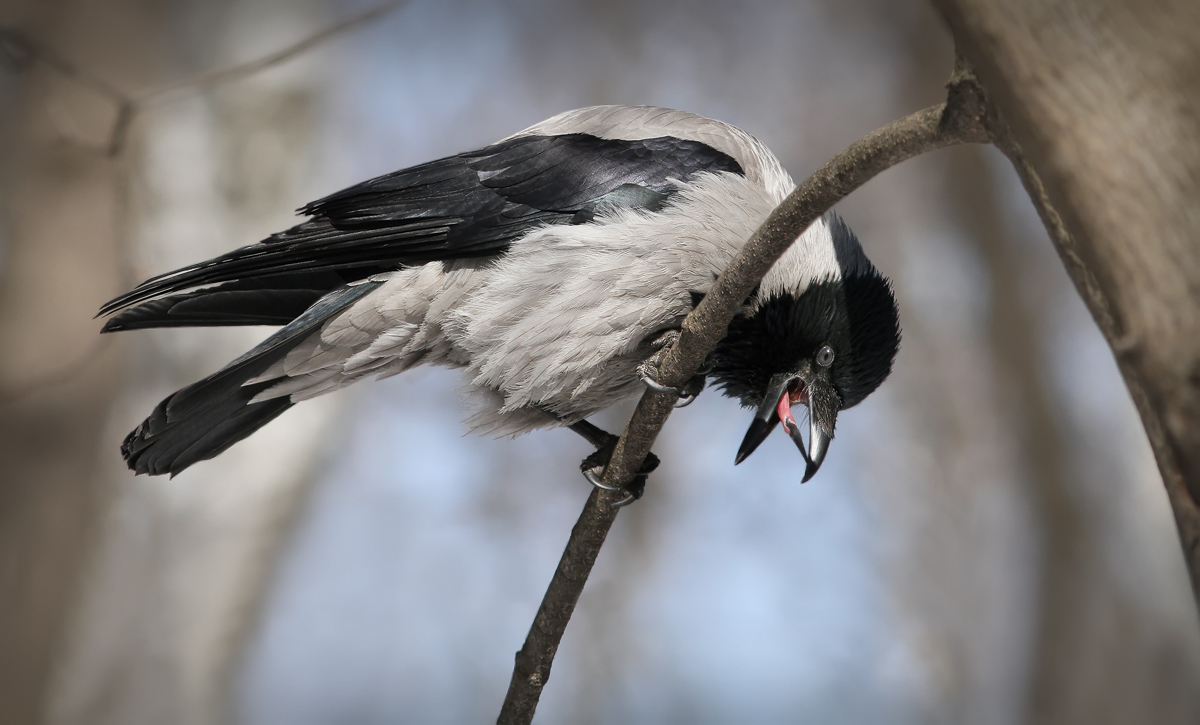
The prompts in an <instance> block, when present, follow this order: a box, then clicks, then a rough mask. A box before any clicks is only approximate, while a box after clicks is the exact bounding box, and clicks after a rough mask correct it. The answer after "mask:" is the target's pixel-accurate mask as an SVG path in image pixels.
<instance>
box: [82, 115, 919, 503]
mask: <svg viewBox="0 0 1200 725" xmlns="http://www.w3.org/2000/svg"><path fill="white" fill-rule="evenodd" d="M794 189H795V183H794V182H793V181H792V179H791V177H790V176H789V175H788V173H787V172H786V171H785V170H784V169H783V166H782V165H781V164H780V162H779V161H778V159H777V158H776V157H775V156H774V155H773V154H772V153H771V151H770V150H768V149H767V147H766V146H765V145H763V144H762V143H761V142H760V141H759V140H758V139H756V138H754V137H753V136H751V135H750V134H748V133H746V132H745V131H742V130H741V129H739V128H737V127H735V126H732V125H730V124H727V123H723V122H721V121H716V120H713V119H710V118H705V117H703V116H699V115H695V114H692V113H687V112H683V111H677V110H672V109H666V108H658V107H653V106H615V105H611V106H592V107H588V108H581V109H577V110H573V111H568V112H565V113H561V114H559V115H556V116H554V117H552V118H549V119H547V120H545V121H542V122H541V123H537V124H535V125H533V126H530V127H529V128H526V129H525V130H523V131H520V132H518V133H515V134H513V135H511V136H509V137H507V138H504V139H502V140H500V141H498V142H496V143H494V144H491V145H488V146H485V147H483V148H481V149H478V150H475V151H469V152H466V153H460V154H456V155H453V156H448V157H446V158H442V159H439V160H436V161H431V162H428V163H424V164H420V165H417V166H413V167H410V168H406V169H402V170H400V171H396V172H393V173H389V174H385V175H383V176H379V177H377V178H374V179H370V180H368V181H364V182H362V183H359V184H357V185H354V186H351V187H349V188H347V189H344V190H342V191H338V192H336V193H333V194H330V195H328V196H326V197H324V198H322V199H319V200H317V201H314V202H311V203H309V204H307V205H305V206H303V207H301V208H300V209H299V210H298V211H299V213H300V214H301V215H302V216H305V217H307V219H305V220H304V221H302V222H301V223H299V224H297V225H295V226H293V227H291V228H290V229H287V230H286V231H282V232H279V233H276V234H273V235H271V236H269V237H267V238H266V239H264V240H262V241H261V242H258V243H254V244H250V245H249V246H244V247H241V248H238V249H234V250H233V251H230V252H228V253H225V254H222V255H220V256H218V257H215V258H213V259H210V260H207V261H202V262H198V263H196V264H192V265H189V266H186V267H183V268H182V269H178V270H175V271H171V272H167V273H165V274H161V275H159V276H156V277H153V278H151V279H148V280H147V281H145V282H143V283H142V284H140V285H138V286H137V287H136V288H134V289H133V290H132V291H130V292H128V293H126V294H124V295H121V296H120V297H117V298H116V299H114V300H112V301H110V302H108V303H107V304H105V305H104V306H103V307H102V308H101V310H100V313H99V315H98V316H107V318H108V319H107V320H106V321H105V324H104V326H103V329H102V332H104V333H111V332H117V331H123V330H135V329H146V328H158V327H189V326H223V325H273V326H278V327H279V329H278V330H277V331H276V332H275V333H274V334H272V335H271V336H270V337H268V338H267V339H266V340H264V341H263V342H262V343H261V344H259V345H258V346H256V347H254V348H253V349H251V350H250V351H248V352H247V353H245V354H244V355H242V356H241V357H239V358H237V359H236V360H234V361H232V362H230V363H229V364H228V365H226V366H225V367H223V368H222V369H220V370H219V371H217V372H215V373H213V374H212V375H210V376H208V377H206V378H204V379H202V380H200V381H198V382H196V383H193V384H191V385H188V386H187V387H185V388H182V389H181V390H178V391H176V392H175V393H173V394H172V395H170V396H168V397H167V398H166V399H164V400H163V401H162V402H161V403H159V404H158V405H157V406H156V407H155V408H154V410H153V412H151V413H150V415H149V416H148V417H147V418H146V419H145V420H144V421H143V422H142V423H141V424H140V425H138V426H137V428H135V429H134V430H133V431H132V432H131V433H130V434H129V435H128V436H127V437H126V438H125V440H124V442H123V443H122V444H121V453H122V455H123V457H124V459H125V461H126V463H127V465H128V466H129V468H130V469H132V470H133V471H135V472H136V473H138V474H150V475H160V474H170V475H172V476H173V475H175V474H178V473H180V472H181V471H183V470H184V469H186V468H188V467H189V466H191V465H193V464H195V463H197V462H199V461H202V460H206V459H210V458H213V457H214V456H216V455H218V454H220V453H221V452H223V451H224V450H226V449H228V448H229V447H230V446H231V445H233V444H234V443H236V442H238V441H240V440H242V439H244V438H246V437H247V436H249V435H250V434H252V433H253V432H255V431H256V430H257V429H258V428H260V427H262V426H263V425H265V424H266V423H268V422H269V421H271V420H272V419H274V418H275V417H277V416H279V415H280V414H282V413H283V412H284V411H286V410H287V409H288V408H290V407H292V406H293V405H295V404H297V403H299V402H301V401H304V400H307V399H309V398H313V397H316V396H318V395H323V394H325V393H328V392H331V391H333V390H336V389H339V388H343V387H345V386H347V385H350V384H352V383H355V382H357V381H359V380H361V379H363V378H368V377H376V378H382V377H387V376H390V375H395V374H397V373H401V372H403V371H405V370H408V369H410V368H413V367H416V366H419V365H440V366H445V367H449V368H457V369H460V370H462V371H464V372H465V377H466V380H467V381H468V382H467V386H466V396H465V397H466V400H467V402H468V403H469V405H470V409H471V412H470V413H469V415H468V417H467V419H466V424H467V427H468V429H469V430H471V431H473V432H476V433H481V434H490V435H493V436H506V435H507V436H512V435H519V434H523V433H527V432H530V431H533V430H536V429H540V428H552V427H560V426H566V427H569V428H571V429H572V430H574V431H576V432H577V433H579V434H581V435H582V436H584V438H586V439H587V440H588V441H589V442H591V443H592V444H593V445H595V446H596V447H597V452H596V454H593V455H592V456H590V457H589V459H586V460H585V461H584V464H583V466H582V467H583V469H584V472H585V475H587V476H588V478H589V480H591V481H592V482H593V483H595V484H599V473H600V472H601V471H602V470H603V465H604V463H605V462H606V459H605V456H607V455H610V454H611V449H612V447H613V444H614V443H615V440H616V436H613V435H611V434H608V433H606V432H604V431H602V430H601V429H599V428H598V427H596V426H594V425H592V424H591V423H590V422H589V421H588V420H587V418H588V417H589V416H591V415H593V414H594V413H596V412H598V411H600V410H602V409H604V408H607V407H609V406H611V405H613V404H615V403H617V402H619V401H622V400H625V399H628V398H630V397H632V396H635V395H637V394H638V393H639V392H640V391H641V390H644V386H650V387H652V388H655V389H658V390H662V391H665V392H671V393H674V394H677V395H679V396H680V399H679V403H680V404H686V403H688V402H690V401H691V400H692V399H694V397H695V395H696V394H698V393H699V391H700V390H701V389H702V388H703V387H704V386H705V385H706V384H707V383H710V382H711V383H712V384H713V386H714V387H715V388H717V389H719V390H721V391H722V392H723V393H724V394H725V395H727V396H729V397H732V398H734V399H736V400H737V401H738V402H740V403H741V404H742V405H743V406H744V407H747V408H751V409H754V411H755V412H754V416H753V419H752V421H751V425H750V427H749V429H748V430H747V432H746V435H745V437H744V439H743V440H742V443H741V445H740V447H739V448H738V451H737V454H736V456H735V465H736V464H737V463H741V462H742V461H743V460H745V458H746V457H747V456H749V455H750V454H751V453H752V452H753V451H754V450H755V449H756V448H757V447H758V446H759V445H760V444H761V443H762V442H763V441H764V440H765V439H766V438H767V437H768V435H769V434H770V433H771V431H773V430H774V429H775V427H776V426H777V425H778V426H779V427H781V428H783V429H784V430H785V431H786V433H787V434H788V435H789V436H790V437H791V438H792V439H793V441H794V442H795V444H796V446H797V447H798V448H799V450H800V453H801V455H802V457H803V459H804V462H805V471H804V474H803V476H802V481H807V480H809V479H810V478H812V476H813V475H814V474H815V473H816V472H817V469H818V468H819V467H820V465H821V463H822V461H823V460H824V459H825V455H826V452H827V449H828V447H829V443H830V441H831V439H832V438H833V436H834V428H835V424H836V421H837V416H838V413H839V412H840V411H842V410H844V409H846V408H850V407H853V406H854V405H857V404H858V403H859V402H861V401H862V400H863V399H864V398H866V397H867V396H868V395H869V394H870V393H871V392H873V391H874V390H876V389H877V388H878V387H879V386H880V385H881V384H882V383H883V381H884V380H885V379H886V378H887V377H888V375H889V374H890V373H891V370H892V367H893V363H894V360H895V357H896V354H897V351H898V348H899V342H900V326H899V313H898V309H897V306H896V300H895V295H894V293H893V290H892V285H891V282H890V281H889V280H888V279H887V278H886V277H885V276H884V275H883V274H882V273H881V272H879V270H877V269H876V267H875V266H874V265H873V264H872V263H871V262H870V261H869V260H868V259H867V256H866V254H865V252H864V251H863V248H862V246H861V244H860V242H859V240H858V238H857V237H856V236H855V234H854V232H853V231H851V229H850V227H849V226H848V225H847V224H846V222H845V221H844V220H843V219H842V218H841V217H840V216H839V215H838V214H836V213H835V212H833V211H830V212H827V213H826V214H824V215H823V216H821V217H820V218H818V219H817V220H816V221H815V222H813V224H812V225H810V226H809V227H808V228H807V229H806V230H805V231H804V232H803V233H801V234H800V235H799V236H798V238H797V239H796V240H795V242H794V243H793V244H792V245H791V247H789V248H788V250H787V251H786V252H785V253H784V254H783V256H782V257H781V258H780V259H779V260H778V261H777V262H776V263H775V264H774V265H773V266H772V267H771V268H770V270H769V271H768V272H767V273H766V275H765V276H764V277H763V279H762V281H761V282H760V283H759V285H758V286H757V287H756V288H755V289H754V291H753V292H752V293H751V294H750V296H749V297H748V298H747V299H746V300H745V301H744V303H743V305H742V307H741V308H740V311H739V313H738V315H737V316H736V317H735V318H734V319H733V321H732V322H731V324H730V326H729V329H728V332H727V334H726V335H725V337H724V338H723V339H722V340H721V342H720V343H719V344H718V345H717V347H716V349H715V350H714V351H713V352H712V354H710V355H709V358H708V360H706V362H705V366H704V368H703V369H702V370H701V372H700V373H698V374H697V376H696V378H694V379H693V380H692V381H691V382H690V383H689V384H688V385H687V386H685V389H683V390H676V389H674V388H667V387H665V386H663V385H661V384H660V383H658V382H657V380H656V379H655V372H656V367H655V366H656V364H657V361H658V359H659V357H660V355H661V353H662V351H663V349H664V348H665V347H666V346H667V345H669V344H671V343H672V342H673V341H674V340H675V339H677V336H678V334H679V330H680V325H681V323H682V321H683V319H684V317H686V316H687V314H688V313H689V312H691V311H692V309H694V307H695V306H696V305H698V304H699V302H700V300H702V299H703V297H704V295H705V294H707V293H708V291H709V290H710V289H711V288H712V286H713V283H714V282H715V280H716V279H717V277H718V275H720V273H721V272H722V270H723V269H724V268H725V267H726V266H727V265H728V263H729V262H730V261H731V260H732V259H733V257H734V256H735V255H736V254H737V253H738V251H739V250H740V249H741V248H742V246H743V245H744V244H745V242H746V241H747V240H748V239H749V238H750V237H751V235H752V234H753V233H754V231H755V230H756V229H757V228H758V227H759V225H760V224H762V222H763V221H764V220H765V219H766V218H767V216H768V215H769V214H770V213H771V211H772V210H773V209H774V208H775V207H776V206H777V205H778V204H779V203H780V202H782V201H783V200H784V198H785V197H786V196H787V195H788V194H789V193H791V192H792V191H793V190H794ZM796 404H801V405H803V406H805V407H806V408H807V412H808V418H809V425H808V429H809V430H808V441H807V442H806V441H805V440H804V434H803V431H802V427H801V426H800V424H798V423H797V421H796V418H795V416H794V414H793V406H794V405H796ZM654 465H657V459H655V460H654V461H649V460H648V461H647V463H646V464H644V465H643V468H642V470H641V471H640V472H639V481H640V482H641V483H644V481H645V475H646V474H647V473H648V472H649V471H650V470H652V469H653V466H654Z"/></svg>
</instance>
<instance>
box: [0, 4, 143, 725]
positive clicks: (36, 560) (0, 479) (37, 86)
mask: <svg viewBox="0 0 1200 725" xmlns="http://www.w3.org/2000/svg"><path fill="white" fill-rule="evenodd" d="M157 22H158V18H157V16H156V15H155V14H154V13H152V12H150V8H148V7H147V4H146V3H143V2H141V1H140V0H113V1H112V2H107V3H104V4H103V7H99V6H97V4H95V3H92V4H88V3H78V2H67V1H65V0H37V1H36V2H34V1H26V2H12V3H7V4H4V5H3V7H0V24H9V23H13V24H19V25H20V26H21V27H23V28H26V29H28V30H29V31H30V32H31V33H36V34H37V35H38V36H39V37H41V38H43V39H44V40H45V41H46V42H47V43H49V44H53V45H55V46H57V47H69V48H72V49H73V51H74V54H75V56H76V57H77V58H79V59H80V61H81V62H83V63H86V64H87V65H88V66H89V67H92V68H95V69H97V70H102V71H103V72H104V73H106V74H107V75H108V76H110V77H112V78H113V79H114V80H115V81H117V82H121V83H146V82H149V81H150V80H151V79H150V78H149V77H147V75H146V74H147V73H148V69H153V68H155V67H156V66H157V64H158V61H159V60H160V59H159V56H158V53H157V50H158V48H157V47H156V44H155V40H154V39H155V38H156V37H158V31H157V28H156V23H157ZM117 33H123V34H124V35H125V38H126V39H125V41H124V42H123V43H122V44H120V45H119V46H118V45H113V44H108V43H105V42H103V38H104V37H106V36H110V35H113V34H117ZM21 57H22V56H21V54H19V55H18V60H20V58H21ZM19 69H20V68H19ZM24 70H27V71H28V72H25V73H22V74H20V75H16V76H8V77H6V78H5V79H4V80H5V81H10V82H11V83H12V86H11V94H10V95H9V97H8V98H6V99H4V101H0V103H3V104H4V105H5V106H6V107H5V108H3V109H0V119H2V121H3V126H4V128H3V133H0V187H2V192H0V199H2V200H3V204H2V206H0V336H2V337H0V339H3V340H4V341H5V343H4V350H3V353H2V354H0V722H4V723H6V724H7V723H11V724H13V725H22V724H24V723H32V722H40V721H42V719H43V715H44V711H45V702H46V697H47V690H48V689H49V682H50V680H51V673H52V671H53V669H54V666H55V662H56V660H57V658H58V655H59V653H60V650H61V648H62V645H63V632H64V627H65V624H66V622H67V621H68V620H69V618H70V616H71V612H72V608H73V605H74V602H75V600H76V597H77V596H78V592H79V575H80V573H81V572H82V571H83V570H84V568H85V567H86V562H87V560H88V557H89V553H90V550H91V549H92V547H93V545H94V541H95V530H96V527H97V524H98V521H99V519H100V518H101V514H102V512H103V511H104V509H105V507H106V504H107V502H108V501H109V500H110V499H111V492H112V490H111V487H110V486H109V485H108V481H107V480H106V479H105V477H104V476H103V475H102V474H101V473H100V472H99V471H100V470H101V469H100V468H99V467H98V466H97V459H98V457H99V455H100V451H101V450H102V449H101V447H100V446H101V441H102V438H103V433H104V432H105V421H106V420H107V418H108V415H109V412H110V408H111V405H112V403H113V400H114V398H115V397H116V393H117V391H118V390H119V387H120V385H119V383H120V379H121V377H122V373H121V358H122V347H123V346H122V344H121V343H120V342H119V341H114V342H113V343H109V344H106V345H101V346H97V340H98V337H97V335H96V333H97V331H98V329H99V324H98V323H97V322H95V321H94V320H92V315H93V314H94V309H95V305H96V303H97V302H98V301H100V300H103V299H105V298H106V297H109V296H111V295H112V294H113V293H114V292H115V291H117V290H118V289H119V287H120V286H121V279H120V278H121V267H120V264H119V262H118V261H117V260H119V259H120V258H121V256H122V254H121V239H120V234H119V231H118V229H119V222H120V218H121V216H122V206H123V199H122V193H121V186H120V184H119V183H118V180H119V170H118V169H117V168H116V167H115V165H114V164H113V163H112V162H111V161H109V160H107V159H105V158H103V157H102V156H100V155H97V154H95V153H93V152H91V151H89V150H83V149H81V148H80V147H79V146H78V145H76V144H73V143H67V142H65V140H64V136H65V135H68V134H75V135H76V136H78V137H80V138H81V139H85V138H86V139H89V140H90V139H94V138H96V139H98V138H103V136H104V134H105V131H106V129H107V128H108V127H109V126H110V125H111V124H112V122H113V118H114V108H113V106H112V105H111V104H110V103H109V102H108V101H107V99H106V98H104V97H103V96H101V95H100V94H97V93H95V92H94V90H93V89H90V88H88V87H86V86H84V85H82V84H80V83H77V82H73V81H72V80H70V79H64V78H63V77H62V75H61V74H56V73H53V72H49V71H47V70H46V69H45V68H44V67H43V66H40V65H38V64H37V63H33V62H29V63H28V64H27V65H26V66H25V67H24ZM0 72H2V73H4V74H6V76H7V74H8V73H9V71H8V69H3V70H0ZM9 104H11V105H9ZM66 118H69V119H70V123H69V124H64V123H63V121H64V119H66Z"/></svg>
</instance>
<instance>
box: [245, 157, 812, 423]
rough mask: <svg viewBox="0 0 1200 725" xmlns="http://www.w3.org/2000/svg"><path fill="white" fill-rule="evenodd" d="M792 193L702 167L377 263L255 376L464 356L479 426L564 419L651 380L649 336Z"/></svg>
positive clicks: (443, 361) (359, 370) (315, 383)
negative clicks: (585, 209)
mask: <svg viewBox="0 0 1200 725" xmlns="http://www.w3.org/2000/svg"><path fill="white" fill-rule="evenodd" d="M781 199H782V196H781V195H780V194H778V193H771V192H770V191H768V190H766V189H764V188H763V187H761V186H760V185H758V184H755V183H752V182H751V181H749V180H748V179H746V178H744V177H741V176H737V175H734V174H727V173H722V174H700V175H698V176H697V177H696V178H695V179H694V180H693V182H692V183H690V184H680V189H679V191H678V193H676V194H674V195H673V196H672V200H671V201H670V202H669V203H668V204H667V205H666V206H665V207H664V208H663V209H662V210H661V211H659V212H646V211H642V210H629V209H616V210H614V211H612V212H611V213H610V214H608V215H606V216H602V217H600V218H599V219H598V220H597V223H593V224H583V225H574V226H571V225H557V226H550V227H546V228H544V229H541V230H539V231H536V232H533V233H531V234H529V235H527V236H525V237H523V238H522V239H520V240H518V241H516V242H515V243H514V244H513V245H512V247H511V248H510V250H509V252H508V253H507V254H505V255H504V256H503V257H500V258H498V259H495V260H490V261H474V262H466V261H459V262H454V263H441V262H434V263H430V264H426V265H421V266H418V267H412V268H408V269H403V270H399V271H396V272H392V273H389V274H386V275H379V276H378V277H376V278H375V279H377V280H379V281H381V282H382V285H381V286H380V287H379V288H378V289H376V290H374V291H373V292H372V293H370V294H368V295H366V296H365V297H364V298H363V299H361V300H359V301H358V302H357V303H356V304H355V305H354V306H352V307H351V308H349V309H347V310H346V311H344V312H343V313H341V314H340V315H338V316H337V317H335V318H333V319H331V320H330V321H329V322H327V323H326V324H325V326H324V327H323V329H322V330H321V331H320V333H319V334H318V335H314V336H313V337H312V338H311V339H310V340H308V341H306V343H305V344H304V345H303V346H301V347H298V348H297V349H296V350H294V351H293V352H292V354H290V355H288V356H287V358H285V359H284V360H281V361H280V362H278V363H276V365H274V366H273V367H272V368H271V369H270V370H268V371H266V372H265V373H264V374H263V375H261V376H259V377H258V378H256V379H255V381H251V382H258V381H266V380H270V379H272V378H278V377H286V378H291V379H288V380H284V381H282V382H281V383H279V384H277V385H276V386H274V387H272V388H270V389H268V390H266V391H264V392H262V393H260V394H259V396H258V398H257V399H259V400H265V399H270V398H272V397H277V396H282V395H290V396H291V397H292V400H298V399H303V398H305V397H311V395H312V394H320V393H324V392H327V391H328V390H330V389H332V388H333V387H340V386H343V385H346V384H349V383H351V382H354V381H355V380H358V379H359V378H361V377H363V376H365V375H388V374H395V373H397V372H400V371H402V370H405V369H408V368H409V367H412V366H414V365H417V364H423V363H429V364H437V365H446V366H451V367H462V368H465V369H466V372H467V375H468V376H469V379H470V384H469V386H468V393H469V397H470V398H471V399H472V403H473V404H474V407H475V412H474V414H473V415H472V416H471V418H470V419H469V420H468V426H469V427H470V428H471V429H472V430H475V431H478V432H483V433H491V434H494V435H506V434H518V433H523V432H526V431H528V430H532V429H534V428H538V427H545V426H548V425H554V424H557V422H558V421H556V420H555V418H553V417H551V416H549V415H547V414H546V412H550V413H553V414H554V416H557V417H558V418H559V419H561V420H566V421H575V420H579V419H581V418H584V417H586V416H588V415H591V414H592V413H594V412H596V411H597V410H600V409H602V408H606V407H608V406H610V405H612V404H613V403H614V402H615V401H617V400H619V399H623V398H627V397H629V396H632V395H636V394H638V393H639V392H640V390H641V385H640V383H639V382H638V379H637V376H636V373H635V370H636V367H637V365H638V363H640V362H641V361H642V360H644V359H645V358H646V357H647V356H648V355H649V354H650V353H651V348H650V347H649V345H648V342H649V339H650V338H652V337H653V336H655V335H656V333H658V332H660V331H662V330H664V329H667V328H671V327H675V326H677V325H678V324H679V323H680V322H681V321H682V319H683V317H684V316H686V314H687V313H688V312H689V311H690V310H691V308H692V295H691V293H692V292H693V291H696V292H704V291H707V290H708V288H709V287H710V286H711V285H712V282H713V280H714V279H715V278H716V276H717V275H718V274H719V273H720V272H721V270H723V269H724V267H725V266H726V265H727V264H728V263H729V261H730V260H731V259H732V258H733V256H734V255H735V254H736V253H737V251H738V249H740V247H741V245H742V244H743V243H744V242H745V240H746V239H748V238H749V237H750V235H751V234H752V233H753V232H754V230H755V229H756V228H757V227H758V225H759V224H760V223H761V222H762V221H763V220H764V219H765V218H766V217H767V215H768V214H769V213H770V212H771V210H772V209H773V208H774V207H775V206H776V204H778V202H779V201H780V200H781ZM826 236H827V235H826ZM305 376H308V377H306V378H305V379H307V380H309V381H311V386H306V385H305V384H304V382H302V381H299V380H297V378H298V377H305Z"/></svg>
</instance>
